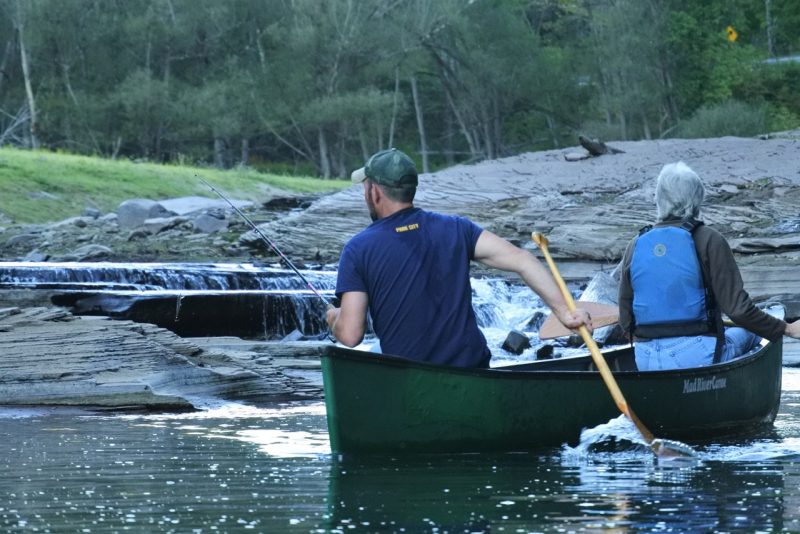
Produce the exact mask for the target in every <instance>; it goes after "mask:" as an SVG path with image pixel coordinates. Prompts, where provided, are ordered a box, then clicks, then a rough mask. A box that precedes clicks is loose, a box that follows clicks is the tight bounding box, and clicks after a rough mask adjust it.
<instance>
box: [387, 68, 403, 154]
mask: <svg viewBox="0 0 800 534" xmlns="http://www.w3.org/2000/svg"><path fill="white" fill-rule="evenodd" d="M399 94H400V69H399V68H395V69H394V95H393V97H392V121H391V122H390V123H389V147H393V146H394V128H395V124H396V123H397V103H398V95H399Z"/></svg>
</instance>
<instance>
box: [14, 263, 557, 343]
mask: <svg viewBox="0 0 800 534" xmlns="http://www.w3.org/2000/svg"><path fill="white" fill-rule="evenodd" d="M301 272H302V274H303V276H304V277H305V278H306V279H307V280H308V281H309V283H310V284H311V285H312V286H313V287H314V288H315V289H316V290H317V291H318V292H319V293H320V294H322V295H323V296H325V298H328V299H333V297H334V290H335V287H336V271H333V270H303V271H301ZM471 285H472V292H473V309H474V310H475V314H476V317H477V321H478V325H479V326H480V327H481V329H482V331H483V332H484V335H485V336H486V338H487V341H488V342H489V345H490V348H491V349H492V351H493V352H496V351H499V347H500V346H501V345H502V343H503V340H504V339H505V337H506V336H507V335H508V332H509V331H511V330H520V331H523V332H525V333H527V334H529V335H530V336H531V337H532V338H535V335H536V332H537V331H538V327H539V324H540V321H541V320H542V317H543V316H544V315H546V314H548V313H549V309H548V308H547V306H545V305H544V303H543V302H542V301H541V300H540V299H539V298H538V296H537V295H536V294H535V293H534V292H533V291H531V290H530V289H529V288H528V287H526V286H524V285H522V284H520V283H519V282H518V281H516V280H509V279H504V278H473V279H472V280H471ZM19 289H25V291H24V292H23V293H26V294H33V295H40V296H39V297H38V298H39V299H40V300H44V299H46V300H47V301H48V304H49V303H52V304H56V305H58V306H64V307H67V308H69V309H70V311H72V313H75V314H76V315H106V316H110V317H115V318H120V319H129V320H133V321H137V322H147V323H153V324H156V325H158V326H161V327H163V328H167V329H169V330H172V331H174V332H175V333H177V334H178V335H181V336H186V337H194V336H224V335H233V336H239V337H244V338H250V339H284V338H286V337H287V336H289V339H294V340H301V339H308V338H322V337H324V336H325V335H326V333H327V324H326V323H325V309H326V304H325V302H323V300H322V299H320V298H319V296H317V295H316V294H315V293H314V292H313V291H311V290H310V289H309V288H308V287H307V286H306V283H305V282H304V281H303V280H302V279H301V278H300V277H299V276H297V274H296V273H295V272H294V271H291V270H288V269H282V268H279V267H274V266H261V265H255V264H249V263H241V264H215V263H211V264H182V263H105V262H101V263H34V262H5V263H0V291H3V290H9V293H14V292H13V291H10V290H19ZM9 293H7V294H9ZM16 293H20V292H19V291H17V292H16ZM367 334H368V335H370V334H372V332H371V331H368V332H367ZM533 341H536V339H533ZM523 356H524V355H523Z"/></svg>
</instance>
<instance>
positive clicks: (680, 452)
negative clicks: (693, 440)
mask: <svg viewBox="0 0 800 534" xmlns="http://www.w3.org/2000/svg"><path fill="white" fill-rule="evenodd" d="M650 448H651V449H652V450H653V452H654V453H655V454H656V456H658V457H661V458H692V457H695V456H697V452H696V451H695V450H694V449H693V448H691V447H690V446H689V445H687V444H686V443H681V442H680V441H675V440H672V439H660V438H656V439H654V440H653V441H651V442H650Z"/></svg>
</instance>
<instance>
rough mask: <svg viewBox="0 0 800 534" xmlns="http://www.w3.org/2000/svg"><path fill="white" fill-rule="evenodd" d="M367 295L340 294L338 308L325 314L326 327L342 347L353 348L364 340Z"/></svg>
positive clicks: (356, 293) (352, 292) (354, 292)
mask: <svg viewBox="0 0 800 534" xmlns="http://www.w3.org/2000/svg"><path fill="white" fill-rule="evenodd" d="M368 303H369V300H368V298H367V294H366V293H364V292H361V291H348V292H347V293H343V294H342V305H341V307H340V308H331V309H329V310H328V312H327V313H326V319H327V321H328V326H329V327H330V329H331V332H333V336H334V337H335V338H336V339H337V340H338V341H339V342H340V343H342V344H343V345H346V346H348V347H355V346H356V345H358V344H359V343H361V340H363V339H364V332H366V329H367V304H368Z"/></svg>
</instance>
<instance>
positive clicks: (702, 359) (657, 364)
mask: <svg viewBox="0 0 800 534" xmlns="http://www.w3.org/2000/svg"><path fill="white" fill-rule="evenodd" d="M760 342H761V338H760V337H758V336H757V335H756V334H753V333H752V332H749V331H747V330H745V329H744V328H739V327H731V328H726V329H725V346H724V347H723V348H722V355H721V357H720V361H722V362H726V361H728V360H732V359H733V358H736V357H737V356H742V355H743V354H745V353H747V352H749V351H750V350H752V349H754V348H755V347H756V346H757V345H758V344H759V343H760ZM716 344H717V338H716V337H714V336H683V337H665V338H661V339H651V340H649V341H637V342H636V344H635V345H634V350H635V353H636V367H638V368H639V370H640V371H659V370H662V369H684V368H687V367H702V366H704V365H711V364H712V363H713V362H714V348H715V347H716Z"/></svg>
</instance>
